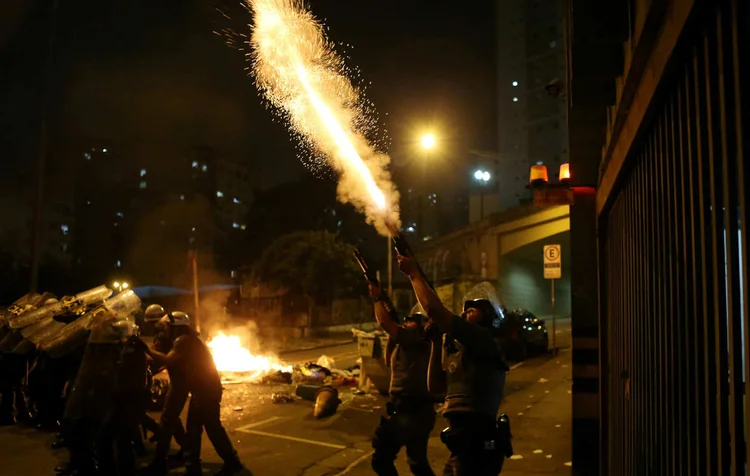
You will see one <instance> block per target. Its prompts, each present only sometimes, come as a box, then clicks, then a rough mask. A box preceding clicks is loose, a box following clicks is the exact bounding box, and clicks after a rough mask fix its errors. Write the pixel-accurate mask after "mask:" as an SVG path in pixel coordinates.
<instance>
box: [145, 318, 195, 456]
mask: <svg viewBox="0 0 750 476" xmlns="http://www.w3.org/2000/svg"><path fill="white" fill-rule="evenodd" d="M154 348H155V349H156V350H157V351H159V352H162V353H165V354H166V353H168V352H169V351H170V350H172V340H171V339H170V338H169V336H168V335H167V333H166V332H159V333H158V334H157V335H156V338H155V339H154ZM159 371H160V369H156V370H154V375H155V374H157V373H158V372H159ZM167 372H168V373H169V390H167V396H166V399H165V400H164V408H163V409H162V412H161V418H160V419H159V434H158V435H157V436H158V438H157V442H156V456H155V457H154V461H155V462H157V464H161V465H163V466H164V467H165V468H166V458H167V454H168V453H169V446H170V443H171V442H172V437H174V439H175V441H176V442H177V444H178V445H180V448H183V447H184V446H185V427H184V426H183V425H182V421H181V420H180V414H181V413H182V409H183V408H185V403H186V402H187V398H188V392H189V390H188V386H187V381H186V376H185V375H184V373H180V372H177V371H175V370H174V369H172V368H170V367H167ZM144 415H145V412H144Z"/></svg>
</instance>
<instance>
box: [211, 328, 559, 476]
mask: <svg viewBox="0 0 750 476" xmlns="http://www.w3.org/2000/svg"><path fill="white" fill-rule="evenodd" d="M557 342H558V347H560V348H564V347H568V346H569V345H570V320H569V319H567V320H560V321H559V322H558V323H557ZM321 355H326V356H328V357H329V358H333V359H334V360H335V363H336V367H337V368H348V367H350V366H352V365H354V363H355V361H356V359H357V358H358V355H357V347H356V345H355V344H347V345H338V346H334V347H328V348H324V349H316V350H311V351H300V352H294V353H289V354H284V355H283V356H282V358H283V359H284V360H286V361H288V362H290V363H303V362H308V361H316V360H317V359H318V358H319V357H320V356H321ZM561 355H562V354H561ZM555 359H559V357H554V356H553V355H552V354H547V355H543V356H538V357H534V358H531V359H528V360H527V361H525V362H523V363H520V364H519V363H513V365H512V367H513V369H512V371H511V372H510V374H509V376H508V380H507V383H506V395H505V398H506V399H511V398H512V396H513V395H514V394H516V393H522V392H524V391H526V390H527V389H530V388H531V387H532V386H533V385H535V384H537V383H538V382H539V381H540V379H548V378H550V377H551V376H550V375H549V372H550V370H549V368H548V367H549V366H548V365H547V364H548V363H550V361H551V360H555ZM567 367H568V366H567V365H565V364H562V367H560V366H558V368H560V369H561V370H560V371H561V372H565V371H566V370H565V369H566V368H567ZM569 370H570V369H569V368H567V371H568V372H569ZM556 371H557V370H556ZM278 391H286V392H290V393H293V391H294V389H293V386H289V385H274V386H266V385H253V384H238V385H234V386H231V385H230V386H227V389H226V393H225V397H224V402H223V408H222V417H223V419H224V422H225V425H226V427H227V429H228V430H230V432H231V436H232V438H233V440H234V441H235V444H236V446H237V450H238V452H239V454H240V457H241V458H242V460H243V462H245V463H246V465H247V466H248V468H250V469H251V470H252V471H253V473H254V474H256V475H269V476H272V475H278V476H282V475H284V476H288V475H301V476H316V475H317V476H323V475H329V476H330V475H336V474H340V473H342V472H344V474H346V473H347V472H352V471H354V470H356V469H357V468H361V467H365V468H367V467H369V452H370V451H371V446H370V437H371V435H372V431H373V430H374V429H375V427H376V426H377V424H378V421H379V419H380V416H381V414H382V412H383V408H384V405H385V398H384V397H381V396H380V395H375V394H368V395H355V394H354V392H353V391H352V390H350V389H344V390H342V391H341V393H340V398H341V399H342V401H343V403H342V404H341V406H340V407H339V409H338V411H337V413H336V414H335V415H334V416H332V417H330V418H327V419H325V420H319V421H318V420H314V419H313V418H312V409H313V403H312V402H306V401H302V400H297V401H295V402H293V403H288V404H274V403H272V402H271V398H270V397H271V395H272V394H273V393H274V392H278ZM441 425H443V421H442V420H440V419H439V421H438V425H436V430H435V431H436V432H439V430H440V429H442V426H441ZM203 453H204V458H205V460H206V461H218V458H217V457H216V456H215V454H213V450H212V449H211V445H210V443H208V442H206V444H205V445H204V452H203ZM435 469H437V468H435Z"/></svg>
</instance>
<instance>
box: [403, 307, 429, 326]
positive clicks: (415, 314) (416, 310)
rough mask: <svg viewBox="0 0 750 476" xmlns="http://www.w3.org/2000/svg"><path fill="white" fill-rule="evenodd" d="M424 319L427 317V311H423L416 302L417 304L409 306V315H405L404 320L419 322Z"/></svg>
mask: <svg viewBox="0 0 750 476" xmlns="http://www.w3.org/2000/svg"><path fill="white" fill-rule="evenodd" d="M424 319H427V313H426V312H425V311H424V308H423V307H422V305H421V304H419V302H417V304H416V305H415V306H414V307H413V308H411V311H410V312H409V315H408V316H406V320H411V321H419V322H421V321H422V320H424Z"/></svg>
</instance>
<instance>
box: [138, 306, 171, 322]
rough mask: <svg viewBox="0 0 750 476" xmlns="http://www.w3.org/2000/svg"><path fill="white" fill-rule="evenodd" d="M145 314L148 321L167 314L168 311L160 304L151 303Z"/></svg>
mask: <svg viewBox="0 0 750 476" xmlns="http://www.w3.org/2000/svg"><path fill="white" fill-rule="evenodd" d="M143 314H144V317H145V319H146V321H147V322H153V321H158V320H159V319H161V318H162V317H164V316H166V314H167V311H165V310H164V308H163V307H162V306H160V305H159V304H151V305H150V306H148V307H147V308H146V312H144V313H143Z"/></svg>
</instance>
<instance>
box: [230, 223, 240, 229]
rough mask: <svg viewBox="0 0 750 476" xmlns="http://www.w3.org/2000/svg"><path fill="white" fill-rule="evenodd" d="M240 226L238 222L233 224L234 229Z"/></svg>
mask: <svg viewBox="0 0 750 476" xmlns="http://www.w3.org/2000/svg"><path fill="white" fill-rule="evenodd" d="M239 227H240V224H239V223H237V222H234V223H232V228H239Z"/></svg>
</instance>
